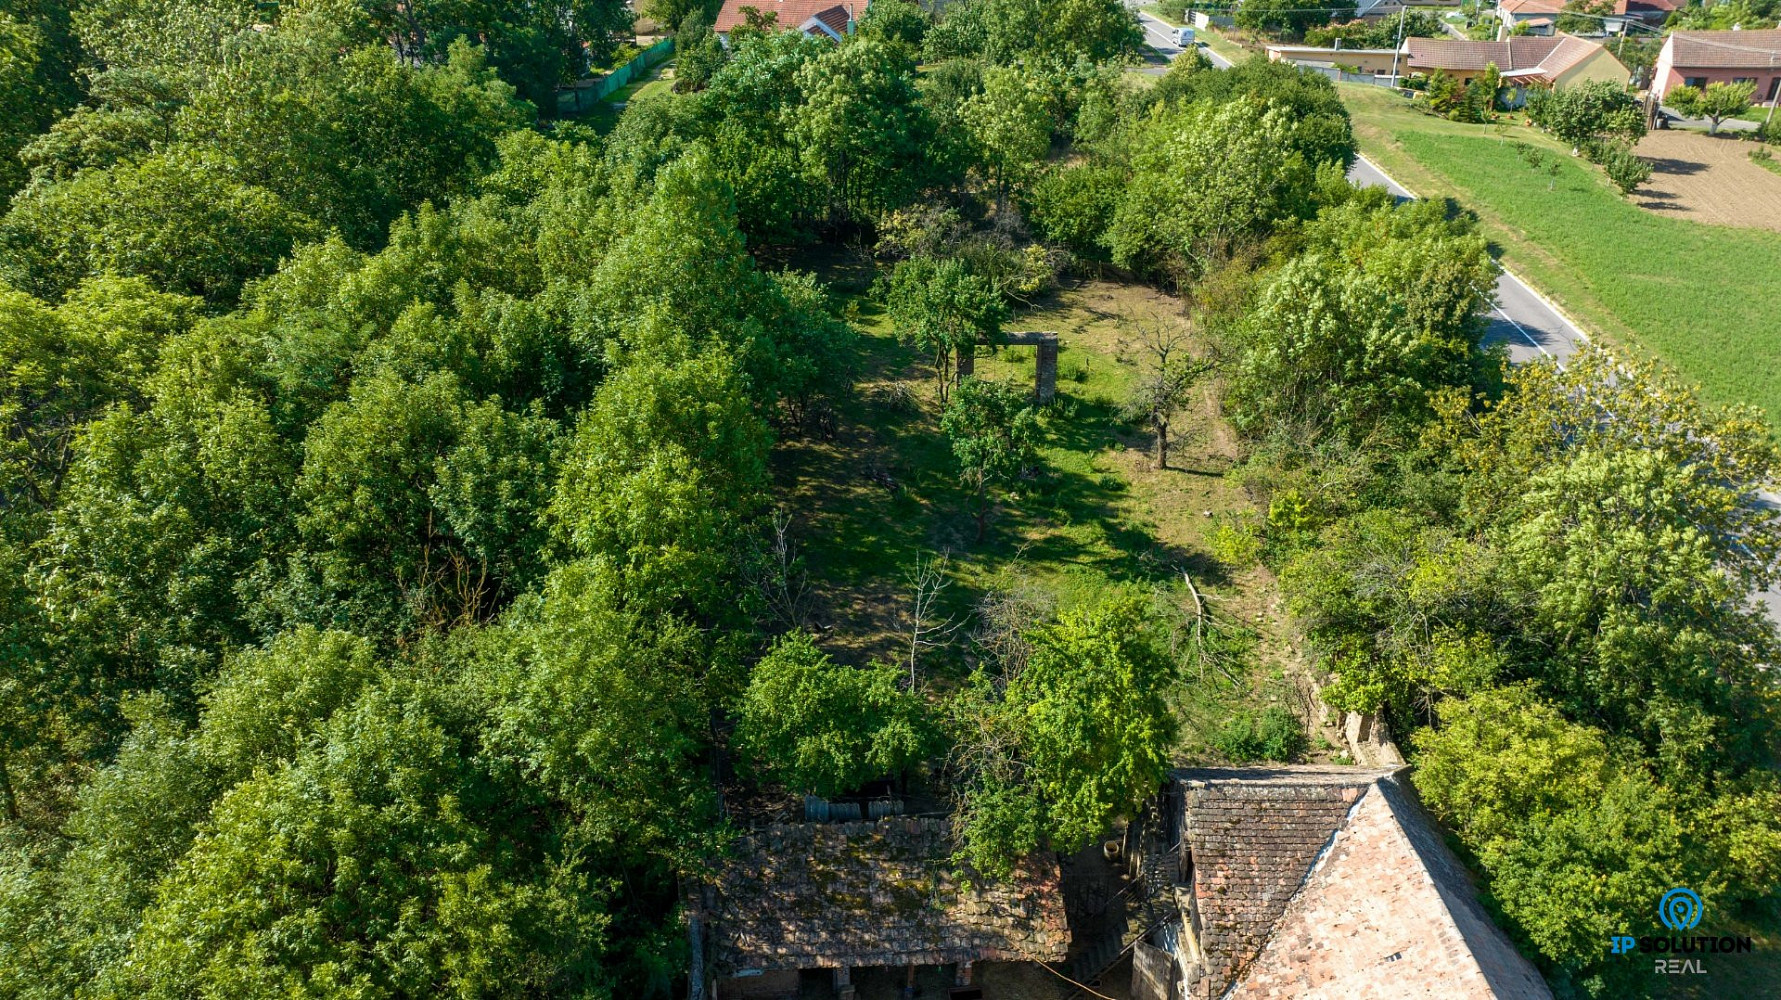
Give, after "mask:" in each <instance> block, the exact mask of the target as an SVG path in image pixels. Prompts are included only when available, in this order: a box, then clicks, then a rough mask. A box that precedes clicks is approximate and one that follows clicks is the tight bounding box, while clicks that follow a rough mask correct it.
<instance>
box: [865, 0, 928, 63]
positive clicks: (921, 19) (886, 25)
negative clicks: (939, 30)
mask: <svg viewBox="0 0 1781 1000" xmlns="http://www.w3.org/2000/svg"><path fill="white" fill-rule="evenodd" d="M932 23H933V19H932V18H931V17H929V15H928V12H927V11H926V10H924V9H923V8H922V6H921V5H920V4H918V3H915V2H914V0H882V2H879V3H874V4H871V5H869V6H867V7H866V12H865V14H864V15H862V16H861V17H860V24H859V30H860V33H861V34H869V35H877V36H878V37H880V38H884V39H887V40H889V41H893V42H899V43H901V44H903V45H907V46H909V51H910V52H911V53H912V54H918V53H920V52H921V43H922V40H923V39H924V38H926V37H927V34H928V27H929V25H931V24H932Z"/></svg>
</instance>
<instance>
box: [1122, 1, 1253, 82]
mask: <svg viewBox="0 0 1781 1000" xmlns="http://www.w3.org/2000/svg"><path fill="white" fill-rule="evenodd" d="M1138 21H1139V23H1140V24H1142V25H1143V26H1144V44H1146V45H1148V46H1150V47H1151V48H1153V49H1155V50H1156V51H1157V54H1158V55H1160V56H1162V57H1163V58H1164V59H1170V60H1173V59H1174V58H1175V57H1176V56H1178V55H1180V54H1181V53H1183V52H1185V51H1187V50H1186V49H1183V48H1182V47H1181V46H1179V45H1176V44H1175V29H1174V28H1172V27H1170V26H1169V25H1168V24H1166V23H1164V22H1163V21H1161V20H1159V19H1157V18H1156V17H1153V16H1151V15H1150V14H1146V13H1145V12H1143V11H1138ZM1199 49H1200V51H1201V52H1202V53H1204V54H1205V56H1206V58H1208V59H1210V60H1212V65H1213V66H1215V67H1217V68H1218V69H1230V68H1231V61H1230V60H1229V59H1226V58H1225V57H1224V56H1221V55H1219V54H1218V53H1216V52H1214V51H1212V50H1211V49H1209V48H1207V47H1205V46H1204V45H1202V46H1200V47H1199Z"/></svg>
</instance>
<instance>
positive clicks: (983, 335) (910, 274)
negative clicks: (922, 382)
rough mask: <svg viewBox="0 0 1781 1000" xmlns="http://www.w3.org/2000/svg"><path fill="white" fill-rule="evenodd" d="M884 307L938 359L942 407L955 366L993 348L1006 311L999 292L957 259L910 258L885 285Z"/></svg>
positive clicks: (903, 332)
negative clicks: (984, 348) (980, 348)
mask: <svg viewBox="0 0 1781 1000" xmlns="http://www.w3.org/2000/svg"><path fill="white" fill-rule="evenodd" d="M883 294H884V300H885V306H886V308H887V309H888V311H889V312H890V318H891V324H892V326H893V328H894V329H895V330H896V331H897V335H898V336H899V337H902V338H903V339H904V340H907V341H909V342H910V343H913V344H915V345H916V346H917V347H920V348H923V349H925V350H927V351H929V352H930V353H932V354H933V356H934V378H935V380H936V385H937V388H938V392H939V395H940V403H941V405H942V406H944V405H945V404H946V400H947V398H948V394H949V389H950V386H951V385H952V384H953V383H954V382H955V381H958V380H960V379H962V378H963V372H962V371H959V372H958V373H957V375H956V377H955V371H956V370H957V369H956V366H955V364H954V362H955V361H962V360H963V359H964V357H965V355H966V353H967V352H975V351H976V350H977V345H978V344H994V343H996V342H997V341H998V340H999V339H1000V337H1001V334H1002V322H1003V320H1004V319H1005V318H1006V317H1007V308H1006V307H1005V306H1003V304H1002V298H1001V296H1000V295H997V294H996V291H995V288H994V287H993V286H992V285H991V284H990V283H989V282H988V281H987V280H985V279H983V278H981V277H978V276H977V275H975V274H972V273H970V271H969V270H968V269H967V267H966V266H965V263H964V262H963V261H961V260H957V259H955V258H954V259H945V260H936V259H934V258H932V257H911V258H910V259H908V260H906V261H903V262H901V263H899V264H898V265H897V267H896V270H894V271H892V272H891V275H890V279H889V281H888V282H887V283H886V284H885V286H884V291H883Z"/></svg>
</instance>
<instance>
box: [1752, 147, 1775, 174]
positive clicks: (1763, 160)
mask: <svg viewBox="0 0 1781 1000" xmlns="http://www.w3.org/2000/svg"><path fill="white" fill-rule="evenodd" d="M1758 152H1759V150H1755V149H1753V150H1751V151H1750V162H1752V163H1754V164H1756V165H1757V166H1759V167H1761V168H1763V169H1764V170H1767V171H1768V172H1770V173H1773V174H1781V159H1777V158H1776V157H1775V154H1774V152H1773V151H1772V150H1769V151H1767V152H1768V153H1769V155H1767V156H1757V155H1756V154H1757V153H1758Z"/></svg>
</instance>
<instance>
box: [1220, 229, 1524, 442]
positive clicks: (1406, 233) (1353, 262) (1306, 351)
mask: <svg viewBox="0 0 1781 1000" xmlns="http://www.w3.org/2000/svg"><path fill="white" fill-rule="evenodd" d="M1309 231H1310V232H1311V233H1314V234H1316V235H1315V236H1314V237H1313V238H1312V239H1311V240H1309V241H1308V245H1307V246H1306V250H1305V253H1303V254H1302V255H1301V256H1299V257H1297V258H1294V259H1293V260H1291V261H1289V262H1288V263H1287V264H1286V265H1285V266H1283V267H1281V268H1280V269H1279V270H1278V271H1277V272H1275V273H1274V275H1273V277H1272V278H1271V279H1270V280H1269V281H1268V283H1267V285H1266V286H1265V287H1264V288H1263V289H1262V290H1261V293H1260V295H1259V297H1258V299H1257V300H1256V304H1255V309H1254V311H1253V313H1252V315H1251V316H1250V317H1249V320H1248V325H1247V326H1246V327H1245V330H1244V332H1241V333H1240V334H1239V335H1238V340H1239V341H1240V342H1241V344H1242V347H1241V348H1240V351H1239V356H1238V359H1237V364H1236V366H1235V370H1234V371H1233V373H1232V378H1231V388H1230V394H1229V401H1228V403H1227V406H1228V408H1229V411H1230V412H1231V415H1232V418H1233V420H1234V421H1235V422H1236V424H1237V426H1238V427H1239V428H1241V429H1243V430H1244V431H1245V432H1246V433H1251V434H1255V435H1258V436H1259V435H1264V434H1265V433H1267V431H1268V429H1270V428H1273V427H1277V426H1297V427H1301V428H1303V429H1305V430H1307V431H1309V432H1311V433H1313V434H1322V433H1325V432H1327V431H1335V432H1337V433H1340V434H1343V435H1346V436H1348V437H1349V438H1350V439H1352V440H1360V439H1361V438H1364V437H1366V436H1368V435H1371V434H1374V433H1377V432H1379V431H1381V430H1389V429H1395V430H1396V431H1397V432H1400V433H1406V434H1410V433H1413V432H1414V429H1415V428H1416V427H1417V426H1418V425H1420V424H1421V423H1423V422H1425V421H1427V420H1428V419H1429V418H1430V417H1431V416H1432V415H1433V413H1434V402H1435V400H1436V398H1437V397H1438V395H1439V393H1440V392H1442V391H1443V390H1446V389H1452V388H1459V389H1471V388H1473V387H1474V386H1482V385H1486V384H1488V373H1489V368H1490V366H1489V364H1488V362H1487V360H1486V359H1485V358H1484V357H1483V356H1482V354H1481V351H1480V348H1479V339H1480V337H1481V336H1482V334H1483V329H1482V325H1481V323H1480V321H1479V319H1478V315H1479V309H1480V307H1481V306H1483V305H1484V304H1485V303H1486V302H1488V301H1489V298H1488V297H1489V295H1490V292H1489V289H1491V288H1492V287H1493V285H1494V271H1495V265H1494V264H1493V262H1492V260H1491V257H1490V253H1489V248H1488V247H1487V245H1486V243H1485V241H1484V239H1483V237H1481V236H1479V235H1478V234H1477V233H1476V232H1474V231H1473V229H1472V227H1471V226H1470V225H1469V224H1467V223H1466V222H1464V221H1463V220H1455V221H1450V220H1448V219H1446V218H1445V215H1444V213H1443V211H1442V209H1441V207H1440V206H1439V205H1421V204H1406V205H1403V206H1392V205H1390V204H1387V203H1384V202H1383V201H1382V200H1380V199H1378V198H1377V196H1374V197H1372V198H1365V199H1359V200H1356V201H1353V202H1350V203H1349V204H1347V205H1344V206H1341V207H1340V208H1336V209H1328V210H1325V212H1324V213H1323V215H1322V216H1320V217H1319V220H1318V221H1317V222H1316V223H1314V224H1313V225H1312V227H1310V229H1309Z"/></svg>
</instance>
